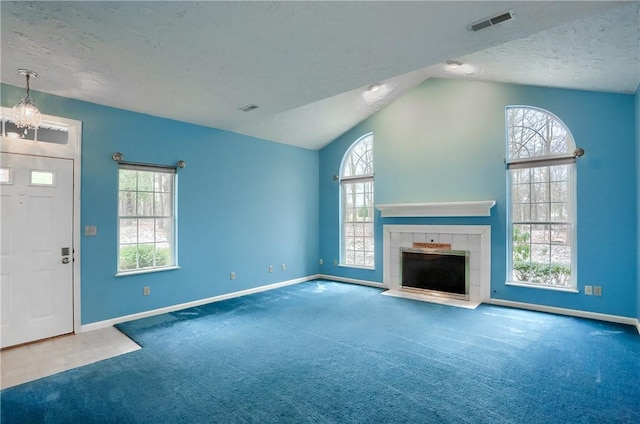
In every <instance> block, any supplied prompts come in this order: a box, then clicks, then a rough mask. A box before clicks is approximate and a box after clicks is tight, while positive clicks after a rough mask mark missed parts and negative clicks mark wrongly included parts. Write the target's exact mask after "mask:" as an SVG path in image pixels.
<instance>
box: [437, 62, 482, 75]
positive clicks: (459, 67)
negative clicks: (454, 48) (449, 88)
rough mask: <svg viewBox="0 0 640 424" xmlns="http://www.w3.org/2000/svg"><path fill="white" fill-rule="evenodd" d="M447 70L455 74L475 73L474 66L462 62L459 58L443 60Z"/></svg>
mask: <svg viewBox="0 0 640 424" xmlns="http://www.w3.org/2000/svg"><path fill="white" fill-rule="evenodd" d="M444 64H445V67H446V69H447V71H449V72H451V73H452V74H457V75H467V76H468V75H473V74H475V73H476V68H475V66H473V65H469V64H468V63H462V62H460V61H459V60H447V61H446V62H444Z"/></svg>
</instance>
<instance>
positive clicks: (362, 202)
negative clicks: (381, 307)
mask: <svg viewBox="0 0 640 424" xmlns="http://www.w3.org/2000/svg"><path fill="white" fill-rule="evenodd" d="M340 210H341V249H340V257H341V263H342V264H343V265H348V266H358V267H364V268H373V267H374V256H375V251H374V209H373V134H367V135H365V136H363V137H361V138H359V139H358V140H357V141H356V142H355V143H353V145H352V146H351V147H350V148H349V150H348V151H347V152H346V153H345V155H344V157H343V158H342V165H341V166H340Z"/></svg>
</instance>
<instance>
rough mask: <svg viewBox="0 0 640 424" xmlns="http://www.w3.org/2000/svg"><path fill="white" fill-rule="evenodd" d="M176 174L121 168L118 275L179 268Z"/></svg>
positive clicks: (166, 170) (148, 168)
mask: <svg viewBox="0 0 640 424" xmlns="http://www.w3.org/2000/svg"><path fill="white" fill-rule="evenodd" d="M175 177H176V175H175V170H174V169H171V168H162V167H153V166H146V165H131V164H120V165H119V170H118V272H119V273H128V272H138V271H150V270H158V269H162V268H167V267H174V266H175V265H176V249H175V239H176V237H175V229H176V222H175V217H176V214H175V183H176V182H175V180H176V178H175Z"/></svg>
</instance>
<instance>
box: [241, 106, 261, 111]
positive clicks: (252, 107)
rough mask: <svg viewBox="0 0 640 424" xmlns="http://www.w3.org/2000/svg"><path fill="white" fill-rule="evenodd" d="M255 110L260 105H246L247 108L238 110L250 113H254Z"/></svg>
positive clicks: (243, 107)
mask: <svg viewBox="0 0 640 424" xmlns="http://www.w3.org/2000/svg"><path fill="white" fill-rule="evenodd" d="M254 109H258V105H246V106H242V107H241V108H240V109H238V110H239V111H242V112H249V111H252V110H254Z"/></svg>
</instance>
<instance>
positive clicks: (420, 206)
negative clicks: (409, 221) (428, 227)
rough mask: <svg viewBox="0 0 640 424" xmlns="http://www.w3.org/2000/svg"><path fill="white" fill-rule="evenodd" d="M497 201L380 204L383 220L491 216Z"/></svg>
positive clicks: (379, 208)
mask: <svg viewBox="0 0 640 424" xmlns="http://www.w3.org/2000/svg"><path fill="white" fill-rule="evenodd" d="M495 204H496V201H495V200H480V201H469V202H435V203H393V204H392V203H389V204H378V205H376V209H378V210H379V211H380V216H381V217H382V218H410V217H451V216H491V208H492V207H494V206H495Z"/></svg>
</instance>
